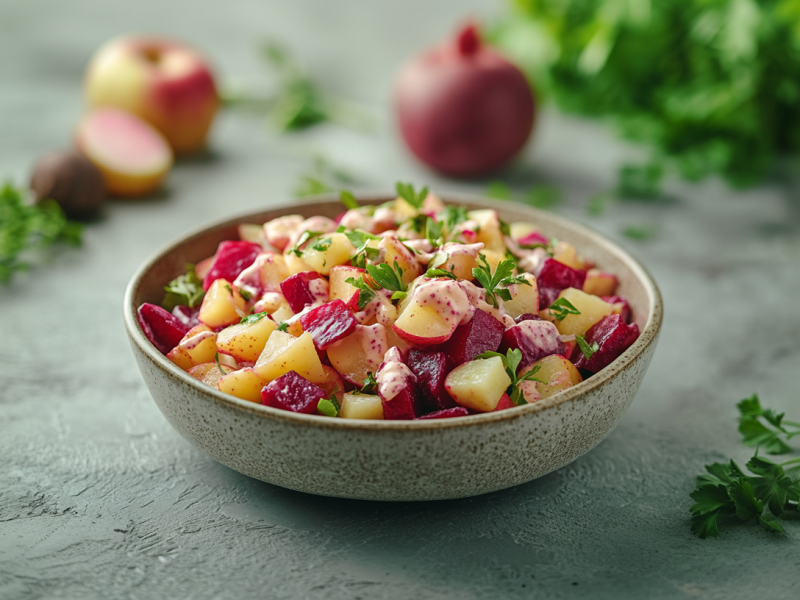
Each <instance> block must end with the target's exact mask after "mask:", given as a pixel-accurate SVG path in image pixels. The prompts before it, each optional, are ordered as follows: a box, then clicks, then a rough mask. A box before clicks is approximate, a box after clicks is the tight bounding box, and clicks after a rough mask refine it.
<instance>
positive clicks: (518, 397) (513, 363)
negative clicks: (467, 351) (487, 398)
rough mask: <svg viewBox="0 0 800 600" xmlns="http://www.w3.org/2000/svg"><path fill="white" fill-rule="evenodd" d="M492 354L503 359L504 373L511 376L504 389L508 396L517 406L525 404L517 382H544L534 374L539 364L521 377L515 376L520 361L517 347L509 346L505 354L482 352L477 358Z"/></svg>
mask: <svg viewBox="0 0 800 600" xmlns="http://www.w3.org/2000/svg"><path fill="white" fill-rule="evenodd" d="M493 356H499V357H500V358H501V359H502V360H503V366H504V367H505V368H506V373H508V376H509V377H510V378H511V385H509V386H508V389H507V390H506V393H507V394H508V397H509V398H511V401H512V402H513V403H514V404H516V405H517V406H520V405H521V404H527V403H528V401H527V400H525V396H524V394H523V393H522V390H521V389H519V384H520V383H522V382H523V381H538V382H539V383H545V382H544V381H542V380H541V379H537V378H536V374H537V373H538V372H539V365H536V366H535V367H533V368H532V369H531V370H530V371H528V372H527V373H525V374H523V375H522V376H521V377H517V367H519V363H521V362H522V351H521V350H519V349H518V348H513V349H512V348H509V349H508V351H507V352H506V354H505V356H504V355H502V354H500V353H499V352H484V353H483V354H481V355H479V356H478V357H477V358H492V357H493Z"/></svg>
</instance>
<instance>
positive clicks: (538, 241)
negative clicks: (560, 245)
mask: <svg viewBox="0 0 800 600" xmlns="http://www.w3.org/2000/svg"><path fill="white" fill-rule="evenodd" d="M549 243H550V239H549V238H546V237H544V236H543V235H542V234H541V233H539V232H538V231H532V232H530V233H529V234H527V235H524V236H522V237H521V238H519V239H518V240H517V244H519V245H520V246H547V245H548V244H549Z"/></svg>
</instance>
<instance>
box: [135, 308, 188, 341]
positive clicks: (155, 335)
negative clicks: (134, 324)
mask: <svg viewBox="0 0 800 600" xmlns="http://www.w3.org/2000/svg"><path fill="white" fill-rule="evenodd" d="M136 317H137V320H138V321H139V326H140V327H141V328H142V331H143V332H144V334H145V335H146V336H147V339H148V340H150V341H151V342H152V343H153V345H154V346H155V347H156V348H158V350H159V351H160V352H161V353H162V354H167V353H168V352H169V351H170V350H172V349H173V348H174V347H175V346H177V345H178V343H179V342H180V341H181V338H182V337H183V336H184V335H186V332H187V331H189V326H188V325H185V324H184V323H182V322H181V321H180V320H178V319H177V318H176V317H174V316H172V315H171V314H170V313H169V312H167V311H166V310H164V309H163V308H161V307H160V306H156V305H155V304H148V303H147V302H145V303H144V304H142V305H141V306H140V307H139V310H138V311H136Z"/></svg>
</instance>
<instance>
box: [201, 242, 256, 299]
mask: <svg viewBox="0 0 800 600" xmlns="http://www.w3.org/2000/svg"><path fill="white" fill-rule="evenodd" d="M261 252H263V249H262V248H261V246H259V245H258V244H254V243H252V242H243V241H236V242H233V241H225V242H220V244H219V246H218V247H217V253H216V254H215V255H214V262H213V263H211V268H209V270H208V273H206V276H205V277H204V278H203V289H204V290H207V289H208V288H209V287H211V284H212V283H214V282H215V281H216V280H217V279H226V280H228V281H233V280H235V279H236V278H237V277H238V276H239V273H241V272H242V271H244V270H245V269H246V268H247V267H249V266H250V265H252V264H253V261H255V259H256V257H257V256H258V255H259V254H261Z"/></svg>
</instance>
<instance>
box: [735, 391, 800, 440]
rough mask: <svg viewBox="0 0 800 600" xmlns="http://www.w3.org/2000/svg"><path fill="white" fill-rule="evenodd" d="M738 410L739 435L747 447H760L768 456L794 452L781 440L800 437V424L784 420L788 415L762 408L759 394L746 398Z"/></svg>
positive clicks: (740, 403)
mask: <svg viewBox="0 0 800 600" xmlns="http://www.w3.org/2000/svg"><path fill="white" fill-rule="evenodd" d="M737 408H738V409H739V414H740V417H739V433H741V434H742V436H743V438H742V443H743V444H744V445H745V446H757V447H758V446H760V447H762V448H764V451H765V452H766V453H767V454H786V453H788V452H791V451H792V448H791V447H790V446H789V445H788V444H787V443H786V442H785V441H784V440H783V439H781V438H785V439H786V440H787V441H788V440H791V439H792V438H793V437H794V436H796V435H800V423H797V422H795V421H786V420H784V415H785V414H786V413H779V414H775V412H774V411H772V410H770V409H768V408H767V409H765V408H762V407H761V401H760V400H759V398H758V394H753V395H752V396H751V397H750V398H745V399H744V400H742V401H741V402H739V404H737ZM762 419H763V421H762ZM787 428H789V429H794V431H789V430H788V429H787Z"/></svg>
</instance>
